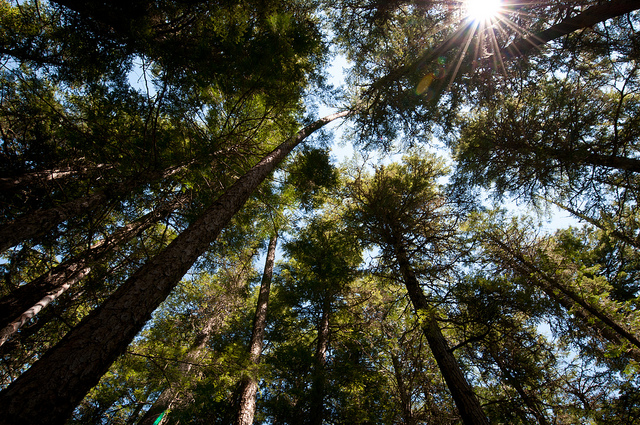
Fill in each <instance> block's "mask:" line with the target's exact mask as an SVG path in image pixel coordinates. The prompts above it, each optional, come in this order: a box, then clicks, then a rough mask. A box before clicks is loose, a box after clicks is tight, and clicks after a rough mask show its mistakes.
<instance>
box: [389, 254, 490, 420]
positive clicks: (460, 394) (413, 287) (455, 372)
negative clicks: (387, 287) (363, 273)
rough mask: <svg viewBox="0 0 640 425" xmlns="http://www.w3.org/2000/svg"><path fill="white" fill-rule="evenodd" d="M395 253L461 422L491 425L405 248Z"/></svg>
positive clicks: (412, 301)
mask: <svg viewBox="0 0 640 425" xmlns="http://www.w3.org/2000/svg"><path fill="white" fill-rule="evenodd" d="M393 249H394V253H395V256H396V260H397V261H398V267H399V268H400V273H401V274H402V278H403V280H404V284H405V286H406V288H407V292H408V293H409V298H410V299H411V303H412V304H413V308H414V310H415V313H416V315H417V316H418V318H419V320H420V321H421V326H422V332H423V334H424V336H425V337H426V339H427V343H428V344H429V348H430V349H431V352H432V353H433V357H434V358H435V360H436V363H437V364H438V368H439V369H440V373H442V376H443V377H444V380H445V382H446V383H447V387H448V388H449V391H451V396H452V397H453V401H454V402H455V404H456V407H457V408H458V411H459V412H460V417H461V418H462V422H463V423H465V424H466V425H476V424H482V425H489V421H488V420H487V416H486V415H485V414H484V411H483V410H482V407H481V406H480V402H479V401H478V399H477V397H476V395H475V393H474V392H473V389H472V388H471V386H470V385H469V383H468V382H467V379H466V378H465V376H464V373H463V372H462V370H461V369H460V365H458V361H457V360H456V358H455V357H454V355H453V353H452V352H451V350H450V349H449V346H448V343H447V340H446V339H445V337H444V335H442V331H441V330H440V327H439V326H438V321H437V320H436V316H435V312H434V311H433V308H431V306H430V305H429V302H428V300H427V297H425V295H424V292H422V288H421V287H420V283H419V282H418V279H417V277H416V275H415V272H414V271H413V268H412V267H411V264H410V262H409V257H408V255H407V252H406V250H405V248H404V246H403V245H402V243H401V242H399V241H397V242H396V243H395V244H394V246H393Z"/></svg>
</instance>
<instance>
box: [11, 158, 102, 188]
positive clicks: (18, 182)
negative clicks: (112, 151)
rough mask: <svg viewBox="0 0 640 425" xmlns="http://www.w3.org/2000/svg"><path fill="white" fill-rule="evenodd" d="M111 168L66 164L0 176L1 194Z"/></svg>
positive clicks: (99, 165) (59, 182)
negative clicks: (66, 165)
mask: <svg viewBox="0 0 640 425" xmlns="http://www.w3.org/2000/svg"><path fill="white" fill-rule="evenodd" d="M111 168H114V167H113V166H112V165H108V164H98V165H94V166H68V167H60V168H54V169H50V170H44V171H33V172H28V173H23V174H21V175H17V176H12V177H0V191H2V192H3V195H6V194H7V193H8V192H16V191H18V190H20V189H22V188H24V187H27V186H43V185H44V184H46V183H47V182H52V181H54V182H56V183H58V184H61V183H62V182H64V181H66V180H68V179H70V178H71V177H74V176H82V177H85V176H87V175H88V174H90V173H93V172H94V171H98V170H109V169H111Z"/></svg>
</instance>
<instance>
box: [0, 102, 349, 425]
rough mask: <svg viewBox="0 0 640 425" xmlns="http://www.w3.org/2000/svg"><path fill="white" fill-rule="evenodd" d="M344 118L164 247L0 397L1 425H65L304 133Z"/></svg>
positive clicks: (273, 157) (252, 173) (258, 168)
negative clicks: (313, 135)
mask: <svg viewBox="0 0 640 425" xmlns="http://www.w3.org/2000/svg"><path fill="white" fill-rule="evenodd" d="M349 114H350V112H349V111H344V112H339V113H336V114H332V115H330V116H327V117H325V118H322V119H320V120H318V121H316V122H314V123H313V124H310V125H309V126H307V127H305V128H304V129H302V130H300V131H299V132H298V133H297V134H296V135H295V136H293V137H292V138H290V139H289V140H287V141H285V142H284V143H282V144H281V145H280V146H278V147H277V148H276V149H275V150H274V151H272V152H271V153H270V154H268V155H267V156H266V157H265V158H264V159H262V160H261V161H260V162H259V163H258V164H257V165H255V166H254V167H253V168H252V169H251V170H249V171H248V172H247V173H246V174H245V175H244V176H242V177H241V178H240V179H238V181H237V182H236V183H235V184H233V185H232V186H231V187H230V188H229V189H228V190H227V191H226V192H225V193H224V194H223V195H222V196H220V198H218V199H217V200H216V201H215V202H214V204H213V205H211V206H210V207H209V208H208V209H207V210H206V211H205V212H204V213H203V214H202V215H201V216H200V218H199V219H197V220H196V221H194V222H193V223H192V224H191V225H190V226H189V227H188V228H187V229H186V230H185V231H184V232H182V233H181V234H180V235H179V236H178V237H177V238H175V239H174V240H173V241H172V242H171V244H169V246H167V248H165V249H164V250H163V251H162V252H161V253H159V254H158V255H156V257H154V258H153V259H151V260H150V261H149V262H148V263H147V264H145V265H144V266H142V267H141V268H140V269H139V270H138V271H137V272H136V273H134V274H133V275H132V276H131V277H130V278H129V279H127V280H126V281H125V282H124V283H123V284H122V285H121V286H120V288H119V289H118V290H117V291H116V292H115V293H114V294H113V295H112V296H110V297H109V298H108V299H107V300H106V301H105V302H104V303H103V304H102V305H101V306H100V307H99V308H97V309H96V310H94V311H92V312H91V313H90V314H89V315H88V316H87V317H86V318H85V319H83V320H82V321H81V322H80V323H79V324H78V326H76V327H75V328H74V329H72V330H71V331H70V332H69V333H68V334H67V335H66V336H65V337H64V338H63V339H62V340H61V341H60V342H59V343H58V344H56V345H55V346H54V347H52V348H51V349H50V350H49V351H48V352H47V353H45V354H44V356H43V357H42V358H41V359H40V360H38V361H37V362H36V363H34V364H33V366H32V367H31V368H30V369H29V370H27V371H26V372H25V373H24V374H22V375H21V376H20V377H19V378H18V379H17V380H16V381H14V382H13V383H12V384H11V385H10V386H9V387H8V388H6V389H5V390H3V391H2V392H1V393H0V411H2V412H3V415H2V418H0V424H2V425H6V424H15V425H18V424H20V425H23V424H35V423H38V424H42V425H48V424H62V423H64V422H65V420H66V419H67V418H68V417H69V416H70V415H71V413H72V411H73V409H74V407H75V406H76V405H77V404H78V403H79V402H80V401H81V400H82V399H83V398H84V396H85V395H86V394H87V392H89V390H90V389H91V388H93V387H94V386H95V385H96V384H97V383H98V381H99V380H100V377H101V376H102V375H104V373H106V371H107V370H108V369H109V367H110V366H111V364H112V363H113V362H114V361H115V360H116V359H117V358H118V356H119V355H120V354H122V353H123V352H124V351H125V350H126V347H127V346H128V345H129V343H130V342H131V341H132V340H133V338H134V337H135V336H136V334H137V333H138V332H139V331H140V329H142V327H143V326H144V324H145V323H146V322H147V321H148V320H149V319H150V318H151V314H152V313H153V311H154V310H155V309H156V308H157V307H158V306H159V305H160V303H161V302H162V301H164V299H165V298H166V297H167V296H168V295H169V293H170V292H171V291H172V290H173V288H174V287H175V286H176V285H177V284H178V282H179V281H180V279H181V278H182V276H184V274H185V273H186V272H187V271H188V270H189V268H190V267H191V266H192V265H193V263H194V262H195V261H196V260H197V258H198V257H199V256H200V255H202V254H203V253H204V252H205V251H206V250H207V249H208V248H209V246H210V244H211V242H212V241H214V240H215V239H216V237H217V236H218V235H219V233H220V232H221V231H222V229H223V228H224V227H225V226H226V225H227V224H228V223H229V221H230V220H231V218H232V217H233V216H234V214H235V213H236V212H237V211H238V210H240V208H241V207H242V206H243V205H244V204H245V202H246V201H247V199H248V198H249V196H250V195H251V193H252V192H253V191H254V190H255V189H256V188H257V187H258V186H259V185H260V183H262V181H264V180H265V179H266V178H267V177H268V176H269V174H270V173H271V172H272V171H273V170H274V169H275V167H276V166H277V165H278V164H279V163H280V162H281V161H282V160H283V159H284V158H285V156H286V155H287V154H288V153H289V152H290V151H291V150H292V149H293V148H294V147H295V146H297V145H298V144H299V143H300V142H301V141H302V140H304V139H305V138H306V137H307V136H308V135H309V134H311V133H312V132H314V131H315V130H318V129H319V128H321V127H323V126H324V125H326V124H328V123H329V122H331V121H334V120H335V119H338V118H341V117H344V116H347V115H349Z"/></svg>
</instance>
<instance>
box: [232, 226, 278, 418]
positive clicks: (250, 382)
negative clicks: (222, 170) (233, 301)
mask: <svg viewBox="0 0 640 425" xmlns="http://www.w3.org/2000/svg"><path fill="white" fill-rule="evenodd" d="M277 243H278V234H277V233H276V234H274V235H273V236H272V237H271V240H270V241H269V249H268V250H267V260H266V262H265V264H264V272H263V274H262V282H261V283H260V294H259V295H258V304H257V306H256V314H255V317H254V319H253V331H252V332H251V343H250V344H249V363H250V366H257V365H258V363H260V355H261V354H262V345H263V342H264V333H265V329H266V326H267V308H268V306H269V292H270V290H271V278H272V276H273V264H274V262H275V258H276V245H277ZM257 391H258V380H257V379H256V377H255V376H253V373H252V371H251V370H250V371H249V374H248V375H247V376H245V377H243V378H242V381H241V383H240V391H239V392H240V406H239V407H238V416H237V418H236V425H251V424H252V423H253V416H254V415H255V411H256V393H257Z"/></svg>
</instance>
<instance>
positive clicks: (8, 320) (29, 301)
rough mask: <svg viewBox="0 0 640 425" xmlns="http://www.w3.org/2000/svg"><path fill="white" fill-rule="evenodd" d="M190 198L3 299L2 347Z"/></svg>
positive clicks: (146, 217)
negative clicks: (108, 258)
mask: <svg viewBox="0 0 640 425" xmlns="http://www.w3.org/2000/svg"><path fill="white" fill-rule="evenodd" d="M187 198H188V195H187V194H182V195H180V196H178V197H177V199H175V200H174V201H173V202H166V203H164V204H162V205H161V206H160V207H158V208H157V209H156V210H154V211H152V212H150V213H148V214H146V215H144V216H143V217H141V218H140V219H138V220H136V221H135V222H133V223H130V224H128V225H126V226H124V227H122V228H120V229H118V230H117V231H115V232H114V233H112V234H111V235H109V236H108V237H107V238H105V239H103V240H101V241H100V242H97V243H96V244H94V245H92V246H91V248H89V249H87V250H86V251H84V252H82V253H81V254H79V255H78V256H76V257H74V258H72V259H69V260H67V261H65V262H63V263H62V264H59V265H58V266H56V267H54V268H53V269H51V270H50V271H49V272H47V273H45V274H43V275H42V276H40V277H38V278H37V279H35V280H33V281H31V282H29V283H27V284H25V285H22V286H19V287H18V288H17V289H15V290H14V291H13V292H11V293H10V294H9V295H7V296H5V297H3V298H2V299H0V346H1V345H2V344H4V343H5V342H6V340H7V339H8V338H10V337H11V335H13V334H14V333H15V332H17V331H18V329H20V327H22V325H24V323H26V322H27V321H28V320H29V319H31V318H32V317H34V316H35V315H36V314H38V312H40V310H42V309H43V308H45V307H46V306H47V305H48V304H49V303H51V302H53V301H54V300H55V299H56V298H58V297H59V296H60V295H61V294H62V293H64V292H65V291H66V290H67V289H69V288H70V287H71V286H72V285H75V284H76V283H78V282H79V281H80V280H82V279H83V278H84V277H85V276H87V275H88V274H89V273H90V272H91V269H92V268H93V266H94V265H95V264H96V263H99V262H101V261H102V260H104V258H105V257H106V256H107V255H108V254H109V253H111V252H113V251H114V250H116V249H117V248H118V247H119V246H121V244H123V243H125V242H126V241H128V240H130V239H132V238H133V237H135V236H136V235H137V234H139V233H140V232H142V231H143V230H145V229H147V228H149V227H150V226H152V225H153V224H154V223H157V222H158V221H159V220H162V219H163V218H164V217H166V216H167V215H169V214H170V213H171V212H172V211H173V210H174V209H175V208H177V207H178V206H179V205H180V204H181V203H182V202H183V201H184V200H186V199H187Z"/></svg>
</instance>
